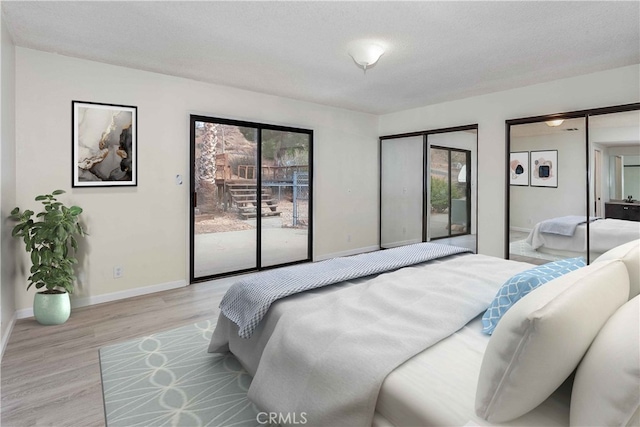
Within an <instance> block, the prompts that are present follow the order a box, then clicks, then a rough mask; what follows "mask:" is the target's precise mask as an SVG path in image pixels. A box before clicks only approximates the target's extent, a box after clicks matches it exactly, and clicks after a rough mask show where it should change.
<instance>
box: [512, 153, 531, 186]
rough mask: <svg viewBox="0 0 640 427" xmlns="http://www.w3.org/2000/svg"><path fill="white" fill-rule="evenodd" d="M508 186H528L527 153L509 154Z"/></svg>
mask: <svg viewBox="0 0 640 427" xmlns="http://www.w3.org/2000/svg"><path fill="white" fill-rule="evenodd" d="M509 184H511V185H525V186H526V185H529V152H528V151H520V152H514V153H511V157H510V160H509Z"/></svg>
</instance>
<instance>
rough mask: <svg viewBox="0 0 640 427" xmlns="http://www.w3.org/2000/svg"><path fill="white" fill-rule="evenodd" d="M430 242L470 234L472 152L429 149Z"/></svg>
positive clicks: (440, 148)
mask: <svg viewBox="0 0 640 427" xmlns="http://www.w3.org/2000/svg"><path fill="white" fill-rule="evenodd" d="M429 171H430V173H429V195H430V199H429V239H430V240H433V239H439V238H443V237H453V236H460V235H463V234H469V233H470V224H471V151H468V150H458V149H453V148H446V147H437V146H433V145H431V148H430V149H429Z"/></svg>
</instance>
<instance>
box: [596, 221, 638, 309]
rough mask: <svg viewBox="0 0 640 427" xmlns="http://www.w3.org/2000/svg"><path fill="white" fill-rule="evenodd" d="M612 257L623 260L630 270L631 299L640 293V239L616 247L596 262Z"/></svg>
mask: <svg viewBox="0 0 640 427" xmlns="http://www.w3.org/2000/svg"><path fill="white" fill-rule="evenodd" d="M638 227H640V224H638ZM612 259H620V260H622V262H624V264H625V265H626V266H627V270H629V299H631V298H633V297H635V296H636V295H638V294H640V240H633V241H631V242H629V243H625V244H624V245H620V246H618V247H615V248H613V249H611V250H609V251H607V252H605V253H603V254H602V255H600V256H599V257H598V258H596V260H595V261H594V262H601V261H609V260H612Z"/></svg>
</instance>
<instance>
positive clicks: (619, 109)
mask: <svg viewBox="0 0 640 427" xmlns="http://www.w3.org/2000/svg"><path fill="white" fill-rule="evenodd" d="M635 110H640V102H637V103H633V104H623V105H616V106H612V107H603V108H593V109H588V110H578V111H570V112H565V113H554V114H547V115H542V116H533V117H524V118H519V119H510V120H506V121H505V160H504V173H505V175H504V176H505V217H504V230H505V233H504V236H505V237H504V258H505V259H509V241H510V238H509V237H510V227H509V222H510V218H511V216H510V215H511V194H510V193H511V192H510V185H509V167H508V165H509V161H510V153H511V126H515V125H523V124H530V123H538V122H546V121H550V120H560V119H562V120H568V119H580V118H583V119H584V120H585V144H584V149H585V153H586V161H585V175H584V177H585V180H586V185H585V187H586V190H585V191H586V203H585V218H587V217H589V210H590V206H591V202H592V201H591V187H590V183H591V165H590V161H589V157H590V154H591V153H590V148H591V147H590V144H589V117H591V116H600V115H603V114H614V113H624V112H628V111H635ZM586 236H587V254H586V258H587V264H589V263H590V262H591V259H590V248H591V242H590V240H589V222H588V221H587V224H586Z"/></svg>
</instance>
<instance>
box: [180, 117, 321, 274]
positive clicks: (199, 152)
mask: <svg viewBox="0 0 640 427" xmlns="http://www.w3.org/2000/svg"><path fill="white" fill-rule="evenodd" d="M312 138H313V134H312V131H309V130H304V129H293V128H284V127H278V126H272V125H264V124H259V123H248V122H239V121H233V120H226V119H216V118H211V117H203V116H191V159H192V182H191V194H192V196H191V202H192V203H191V281H192V282H193V281H201V280H206V279H210V278H214V277H217V276H222V275H228V274H236V273H241V272H247V271H252V270H261V269H263V268H268V267H274V266H280V265H285V264H292V263H298V262H305V261H310V260H311V247H312V246H311V212H312V210H311V204H312V185H311V183H312V179H311V178H312V173H311V172H312V171H311V165H312V161H311V158H312V143H313V141H312Z"/></svg>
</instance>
